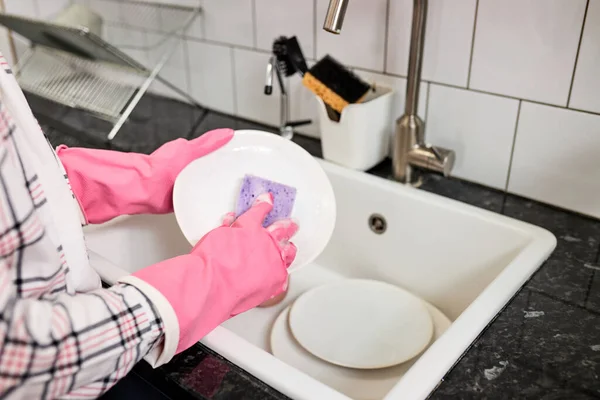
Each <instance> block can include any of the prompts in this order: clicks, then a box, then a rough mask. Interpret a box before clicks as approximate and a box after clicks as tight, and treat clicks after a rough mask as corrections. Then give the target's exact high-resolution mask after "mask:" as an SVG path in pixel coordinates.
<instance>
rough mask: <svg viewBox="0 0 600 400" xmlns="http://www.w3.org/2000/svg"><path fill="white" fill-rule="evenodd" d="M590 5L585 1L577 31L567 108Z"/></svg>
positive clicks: (588, 1)
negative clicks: (578, 31) (577, 37)
mask: <svg viewBox="0 0 600 400" xmlns="http://www.w3.org/2000/svg"><path fill="white" fill-rule="evenodd" d="M589 7H590V0H587V2H586V3H585V11H584V12H583V21H582V22H581V32H580V33H579V42H578V43H577V52H576V53H575V62H574V63H573V73H572V74H571V84H570V85H569V94H568V95H567V108H569V104H570V103H571V95H572V94H573V84H574V83H575V73H576V72H577V63H578V62H579V54H580V53H581V42H582V41H583V33H584V31H585V23H586V20H587V13H588V9H589Z"/></svg>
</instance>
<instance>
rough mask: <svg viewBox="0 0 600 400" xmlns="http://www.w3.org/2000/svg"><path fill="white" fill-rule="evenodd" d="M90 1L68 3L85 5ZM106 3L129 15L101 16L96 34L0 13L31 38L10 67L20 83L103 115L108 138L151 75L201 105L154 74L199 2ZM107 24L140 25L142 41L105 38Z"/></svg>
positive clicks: (126, 0) (4, 22)
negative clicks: (114, 18)
mask: <svg viewBox="0 0 600 400" xmlns="http://www.w3.org/2000/svg"><path fill="white" fill-rule="evenodd" d="M95 1H96V0H79V1H77V0H76V1H74V3H81V4H82V5H85V6H93V4H94V2H95ZM98 1H101V0H98ZM105 3H106V1H105ZM113 5H114V6H118V7H120V8H121V15H129V16H132V17H133V18H129V19H130V20H131V21H130V22H125V21H122V20H121V21H116V22H115V21H111V22H109V23H107V21H104V22H103V33H102V34H100V35H98V34H96V33H94V32H91V31H90V29H88V28H87V27H84V26H72V25H68V26H67V25H64V24H61V23H54V22H49V21H42V20H34V19H29V18H24V17H21V16H15V15H9V14H0V24H2V25H4V26H6V27H7V28H8V29H10V30H12V31H13V32H16V33H18V34H20V35H21V36H24V37H25V38H27V39H29V40H30V41H31V47H30V48H29V49H28V51H27V52H26V53H25V54H24V55H23V56H22V57H20V58H19V61H18V63H17V66H16V67H15V76H16V78H17V80H18V81H19V84H20V85H21V87H22V88H23V89H24V90H26V91H28V92H31V93H33V94H35V95H38V96H40V97H43V98H46V99H48V100H51V101H54V102H56V103H59V104H63V105H66V106H68V107H73V108H77V109H80V110H84V111H86V112H89V113H91V114H93V115H94V116H96V117H98V118H101V119H103V120H106V121H109V122H110V123H111V125H112V129H111V130H110V131H109V132H108V134H107V139H108V140H109V141H111V140H112V139H114V137H115V136H116V135H117V133H118V132H119V130H120V129H121V128H122V126H123V125H124V124H125V122H126V121H127V119H128V118H129V116H130V115H131V113H132V111H133V110H134V108H135V107H136V106H137V104H138V102H139V101H140V99H141V98H142V96H143V95H144V94H145V93H146V92H147V91H148V89H149V88H150V86H151V84H152V83H153V82H155V81H160V82H161V83H162V84H163V85H166V86H167V87H169V88H170V89H172V90H173V91H175V92H176V93H178V94H179V95H181V96H182V97H184V98H185V99H186V100H188V101H189V102H190V103H192V104H195V105H197V106H199V107H201V106H200V104H198V103H197V102H196V101H195V100H194V99H193V98H192V97H191V96H190V95H189V94H188V93H187V92H186V91H184V90H182V89H180V88H178V87H177V86H175V85H173V84H172V83H170V82H169V81H167V80H165V79H163V78H162V77H161V76H160V75H159V73H160V71H161V70H162V69H163V67H164V66H165V64H166V63H167V62H168V60H169V59H170V58H171V56H172V55H173V53H174V52H175V50H176V49H177V46H178V45H179V44H180V42H181V41H182V40H183V39H182V37H183V35H184V33H185V32H186V31H187V30H188V29H189V28H190V27H191V26H192V24H193V22H194V20H195V19H196V18H197V17H198V16H199V14H200V13H201V9H200V8H199V7H197V8H195V7H185V6H175V5H172V4H171V5H169V4H161V3H155V2H153V3H148V2H144V1H136V0H119V1H115V2H114V4H113ZM90 8H91V7H90ZM111 27H112V28H117V29H119V28H127V29H136V30H137V31H139V32H143V33H145V35H144V38H145V40H144V43H143V44H140V43H136V44H133V45H132V44H127V43H118V42H117V43H114V41H113V43H109V41H107V40H106V39H105V38H103V37H101V36H106V32H108V28H111Z"/></svg>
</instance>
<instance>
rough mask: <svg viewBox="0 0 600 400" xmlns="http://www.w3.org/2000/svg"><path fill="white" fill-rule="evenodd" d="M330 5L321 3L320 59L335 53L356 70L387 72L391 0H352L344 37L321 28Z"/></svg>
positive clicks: (319, 3)
mask: <svg viewBox="0 0 600 400" xmlns="http://www.w3.org/2000/svg"><path fill="white" fill-rule="evenodd" d="M328 4H329V0H317V21H316V22H317V28H318V29H317V59H319V58H321V57H323V56H324V55H325V54H332V55H333V56H334V57H335V58H337V59H338V60H339V61H340V62H342V63H345V64H347V65H350V66H352V67H358V68H364V69H370V70H374V71H383V66H384V61H385V41H386V37H385V29H386V28H385V27H386V22H385V21H386V17H387V0H354V1H352V4H351V5H350V7H348V10H347V12H346V17H345V19H344V28H343V33H342V34H341V35H332V34H331V33H328V32H325V31H324V30H323V29H320V28H321V27H322V26H323V20H324V18H325V14H326V12H327V5H328ZM307 22H308V21H307Z"/></svg>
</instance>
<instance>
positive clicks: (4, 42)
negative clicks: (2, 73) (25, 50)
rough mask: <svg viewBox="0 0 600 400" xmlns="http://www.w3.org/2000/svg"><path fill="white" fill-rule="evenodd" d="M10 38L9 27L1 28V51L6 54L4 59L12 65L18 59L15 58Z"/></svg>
mask: <svg viewBox="0 0 600 400" xmlns="http://www.w3.org/2000/svg"><path fill="white" fill-rule="evenodd" d="M9 38H10V36H9V33H8V29H6V28H0V52H1V53H2V55H3V56H4V59H5V60H6V61H7V62H8V64H9V65H10V66H11V67H12V66H14V65H15V63H16V60H15V59H14V58H13V53H12V51H11V46H10V40H9Z"/></svg>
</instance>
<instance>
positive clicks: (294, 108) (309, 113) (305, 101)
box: [288, 60, 321, 138]
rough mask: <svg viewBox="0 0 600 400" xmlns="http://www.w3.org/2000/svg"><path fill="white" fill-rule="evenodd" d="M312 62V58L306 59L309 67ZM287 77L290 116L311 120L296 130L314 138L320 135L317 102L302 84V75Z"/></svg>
mask: <svg viewBox="0 0 600 400" xmlns="http://www.w3.org/2000/svg"><path fill="white" fill-rule="evenodd" d="M314 63H315V62H314V60H308V61H307V64H308V66H309V68H310V67H312V66H313V65H314ZM288 79H289V80H290V118H291V119H292V120H294V121H298V120H302V119H310V120H311V121H312V123H311V124H309V125H304V126H301V127H299V128H297V129H296V132H300V133H302V134H305V135H307V136H310V137H314V138H319V137H321V133H320V131H319V123H318V115H319V114H318V112H317V111H318V110H317V104H318V103H317V100H316V99H315V95H314V94H313V92H311V91H310V90H308V89H307V88H306V87H305V86H304V85H303V84H302V77H301V76H300V75H294V76H292V77H290V78H288Z"/></svg>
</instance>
